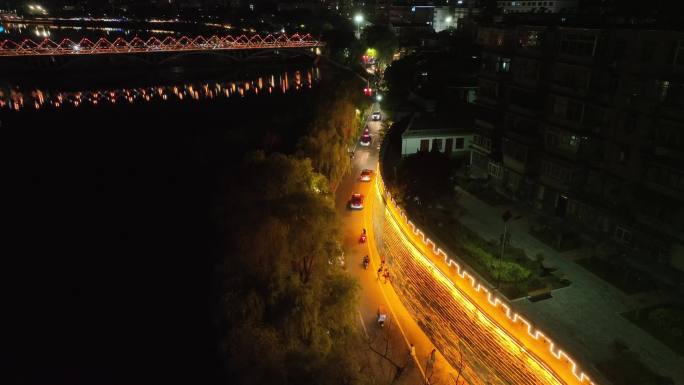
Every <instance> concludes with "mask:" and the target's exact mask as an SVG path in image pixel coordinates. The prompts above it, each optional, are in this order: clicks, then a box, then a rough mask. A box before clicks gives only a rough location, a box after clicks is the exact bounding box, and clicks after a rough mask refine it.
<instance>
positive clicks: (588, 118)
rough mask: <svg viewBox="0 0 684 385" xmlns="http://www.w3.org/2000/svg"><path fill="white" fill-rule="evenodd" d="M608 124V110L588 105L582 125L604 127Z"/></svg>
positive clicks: (585, 108)
mask: <svg viewBox="0 0 684 385" xmlns="http://www.w3.org/2000/svg"><path fill="white" fill-rule="evenodd" d="M605 122H606V110H605V109H603V108H600V107H596V106H591V105H587V106H585V107H584V117H583V120H582V123H584V124H586V125H589V126H598V127H602V126H603V125H605Z"/></svg>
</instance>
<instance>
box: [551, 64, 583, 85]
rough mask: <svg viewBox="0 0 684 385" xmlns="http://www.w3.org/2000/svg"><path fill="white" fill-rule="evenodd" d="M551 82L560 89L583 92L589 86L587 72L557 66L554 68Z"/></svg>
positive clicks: (572, 67)
mask: <svg viewBox="0 0 684 385" xmlns="http://www.w3.org/2000/svg"><path fill="white" fill-rule="evenodd" d="M553 80H554V82H555V83H556V84H558V85H559V86H561V87H566V88H571V89H573V90H584V89H586V88H587V86H588V85H589V70H587V69H585V68H582V67H575V66H568V65H562V64H559V65H557V66H556V68H555V71H554V75H553Z"/></svg>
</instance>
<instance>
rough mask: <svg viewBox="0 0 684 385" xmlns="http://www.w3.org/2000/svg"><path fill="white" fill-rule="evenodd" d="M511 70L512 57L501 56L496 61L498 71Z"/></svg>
mask: <svg viewBox="0 0 684 385" xmlns="http://www.w3.org/2000/svg"><path fill="white" fill-rule="evenodd" d="M510 70H511V59H509V58H505V57H500V58H499V59H498V60H497V63H496V72H504V73H506V72H509V71H510Z"/></svg>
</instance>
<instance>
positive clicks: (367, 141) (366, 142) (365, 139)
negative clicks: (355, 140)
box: [359, 134, 372, 147]
mask: <svg viewBox="0 0 684 385" xmlns="http://www.w3.org/2000/svg"><path fill="white" fill-rule="evenodd" d="M371 141H372V139H371V136H370V134H363V135H362V136H361V140H360V141H359V143H360V144H361V145H362V146H365V147H368V146H370V145H371Z"/></svg>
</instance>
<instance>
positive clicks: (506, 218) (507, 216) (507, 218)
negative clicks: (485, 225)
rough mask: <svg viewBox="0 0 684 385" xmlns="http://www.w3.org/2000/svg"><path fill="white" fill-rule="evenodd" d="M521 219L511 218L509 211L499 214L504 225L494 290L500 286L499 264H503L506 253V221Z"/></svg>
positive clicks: (520, 216)
mask: <svg viewBox="0 0 684 385" xmlns="http://www.w3.org/2000/svg"><path fill="white" fill-rule="evenodd" d="M520 218H522V215H518V216H517V217H513V213H511V210H506V212H505V213H503V214H501V220H503V223H504V232H503V236H502V237H501V255H500V256H499V271H498V272H497V274H496V288H497V289H498V288H499V287H500V285H501V264H502V263H503V259H504V253H505V252H506V242H507V239H506V238H507V237H508V221H510V220H511V219H512V220H514V221H517V220H518V219H520Z"/></svg>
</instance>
